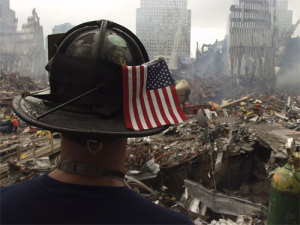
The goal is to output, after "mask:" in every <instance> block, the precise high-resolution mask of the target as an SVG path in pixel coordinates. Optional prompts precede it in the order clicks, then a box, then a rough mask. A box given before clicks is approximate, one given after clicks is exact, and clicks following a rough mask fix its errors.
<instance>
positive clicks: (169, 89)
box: [166, 87, 183, 123]
mask: <svg viewBox="0 0 300 225" xmlns="http://www.w3.org/2000/svg"><path fill="white" fill-rule="evenodd" d="M166 91H167V94H168V96H169V98H168V99H170V104H171V107H172V111H173V113H174V116H175V117H176V120H175V122H176V121H177V122H176V123H181V122H183V120H182V119H181V117H180V115H179V113H178V111H177V108H176V106H175V102H174V98H176V97H177V96H173V95H172V91H171V88H170V87H167V88H166ZM174 119H175V118H174Z"/></svg>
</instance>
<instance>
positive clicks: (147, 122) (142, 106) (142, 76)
mask: <svg viewBox="0 0 300 225" xmlns="http://www.w3.org/2000/svg"><path fill="white" fill-rule="evenodd" d="M137 71H138V72H137V73H139V75H140V91H139V100H140V107H139V108H140V112H139V113H140V114H142V117H141V118H143V122H142V124H143V127H144V129H149V128H152V125H151V123H150V120H149V117H148V114H147V110H146V107H145V102H144V93H145V91H146V90H145V82H144V81H145V80H146V79H145V74H144V67H143V66H140V67H139V70H137Z"/></svg>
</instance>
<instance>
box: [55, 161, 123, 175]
mask: <svg viewBox="0 0 300 225" xmlns="http://www.w3.org/2000/svg"><path fill="white" fill-rule="evenodd" d="M56 168H57V169H60V170H62V171H63V172H66V173H71V174H76V175H79V176H87V177H94V178H100V177H112V178H116V179H120V180H123V179H124V177H125V174H124V173H123V172H121V171H117V170H112V169H107V168H103V167H100V166H97V165H93V164H85V163H80V162H74V161H69V160H59V161H58V163H57V166H56Z"/></svg>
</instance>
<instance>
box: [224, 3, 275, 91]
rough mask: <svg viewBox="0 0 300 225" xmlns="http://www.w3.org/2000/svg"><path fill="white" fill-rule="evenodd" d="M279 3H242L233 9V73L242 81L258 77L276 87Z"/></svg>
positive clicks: (231, 31) (231, 41) (237, 80)
mask: <svg viewBox="0 0 300 225" xmlns="http://www.w3.org/2000/svg"><path fill="white" fill-rule="evenodd" d="M275 5H276V1H269V0H260V1H245V0H240V1H239V4H238V5H232V6H231V8H230V11H231V14H230V48H229V54H230V67H231V69H230V71H231V76H232V77H235V78H236V82H237V84H238V83H239V82H243V81H244V82H245V83H249V82H251V81H253V80H254V79H255V78H259V79H260V80H264V81H265V82H261V83H265V84H269V88H270V87H274V82H275V77H274V76H275V71H274V68H275V51H276V30H275Z"/></svg>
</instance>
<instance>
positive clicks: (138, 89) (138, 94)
mask: <svg viewBox="0 0 300 225" xmlns="http://www.w3.org/2000/svg"><path fill="white" fill-rule="evenodd" d="M135 75H136V106H137V113H138V114H136V115H135V116H136V117H138V118H139V119H140V122H141V125H142V127H143V129H148V126H147V124H146V121H145V117H144V114H143V111H142V106H141V98H140V97H141V95H142V91H143V86H142V79H143V77H144V74H142V75H141V73H140V67H135ZM136 119H137V118H136Z"/></svg>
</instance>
